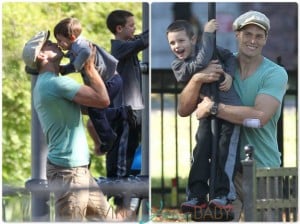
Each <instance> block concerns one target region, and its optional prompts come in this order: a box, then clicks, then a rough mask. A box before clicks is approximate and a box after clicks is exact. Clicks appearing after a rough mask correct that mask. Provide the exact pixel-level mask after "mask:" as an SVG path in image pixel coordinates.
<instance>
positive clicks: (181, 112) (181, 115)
mask: <svg viewBox="0 0 300 224" xmlns="http://www.w3.org/2000/svg"><path fill="white" fill-rule="evenodd" d="M177 113H178V114H179V116H180V117H187V116H189V115H190V114H189V113H188V112H187V111H186V110H184V109H182V108H178V109H177Z"/></svg>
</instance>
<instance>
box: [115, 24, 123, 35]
mask: <svg viewBox="0 0 300 224" xmlns="http://www.w3.org/2000/svg"><path fill="white" fill-rule="evenodd" d="M122 29H123V27H122V26H121V25H118V26H116V31H117V33H120V32H122Z"/></svg>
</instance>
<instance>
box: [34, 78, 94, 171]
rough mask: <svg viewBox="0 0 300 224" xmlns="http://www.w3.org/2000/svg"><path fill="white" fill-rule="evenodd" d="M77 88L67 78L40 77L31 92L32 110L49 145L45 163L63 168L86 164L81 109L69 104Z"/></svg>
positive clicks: (87, 158) (71, 102) (87, 161)
mask: <svg viewBox="0 0 300 224" xmlns="http://www.w3.org/2000/svg"><path fill="white" fill-rule="evenodd" d="M79 88H80V84H79V83H77V82H76V81H75V80H73V79H71V78H69V77H66V76H57V75H56V74H54V73H51V72H46V73H43V74H40V75H39V76H38V79H37V81H36V84H35V87H34V90H33V102H34V108H35V110H36V112H37V114H38V117H39V121H40V123H41V126H42V129H43V132H44V134H45V137H46V141H47V145H48V150H49V153H48V159H49V160H50V162H51V163H53V164H55V165H59V166H63V167H77V166H84V165H88V164H89V150H88V144H87V139H86V134H85V129H84V126H83V122H82V115H81V111H80V106H79V105H78V104H76V103H75V102H73V101H72V99H73V97H74V96H75V95H76V93H77V92H78V90H79Z"/></svg>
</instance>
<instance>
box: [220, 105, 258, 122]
mask: <svg viewBox="0 0 300 224" xmlns="http://www.w3.org/2000/svg"><path fill="white" fill-rule="evenodd" d="M217 117H218V118H221V119H223V120H227V121H229V122H231V123H234V124H240V125H242V124H243V122H244V121H245V119H258V120H262V117H263V112H261V111H258V110H255V109H254V108H253V107H247V106H231V105H225V104H223V103H219V108H218V115H217Z"/></svg>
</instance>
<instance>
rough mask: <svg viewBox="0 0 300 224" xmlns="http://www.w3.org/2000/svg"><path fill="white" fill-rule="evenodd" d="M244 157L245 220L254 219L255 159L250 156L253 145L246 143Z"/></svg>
mask: <svg viewBox="0 0 300 224" xmlns="http://www.w3.org/2000/svg"><path fill="white" fill-rule="evenodd" d="M244 150H245V154H246V158H245V160H242V165H243V181H242V187H243V205H244V206H243V212H244V218H245V222H247V221H248V222H249V221H256V197H255V196H256V181H255V178H256V175H255V172H256V168H255V161H254V160H253V158H252V155H253V146H251V145H246V146H245V148H244Z"/></svg>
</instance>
